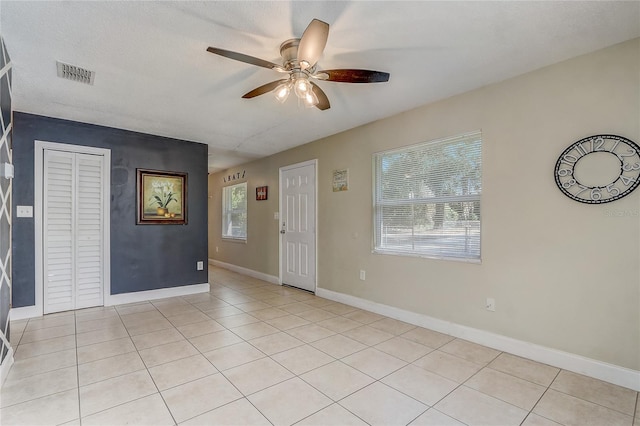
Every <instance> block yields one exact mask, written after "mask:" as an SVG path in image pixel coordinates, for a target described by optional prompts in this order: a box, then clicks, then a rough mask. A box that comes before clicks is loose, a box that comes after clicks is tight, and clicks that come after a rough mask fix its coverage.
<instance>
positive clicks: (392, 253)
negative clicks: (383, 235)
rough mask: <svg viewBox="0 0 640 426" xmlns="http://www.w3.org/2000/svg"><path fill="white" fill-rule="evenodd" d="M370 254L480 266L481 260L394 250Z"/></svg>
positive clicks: (376, 251)
mask: <svg viewBox="0 0 640 426" xmlns="http://www.w3.org/2000/svg"><path fill="white" fill-rule="evenodd" d="M371 252H372V253H373V254H382V255H388V256H402V257H420V258H423V259H431V260H450V261H453V262H462V263H471V264H474V265H480V264H482V259H469V258H466V257H446V256H436V255H430V254H423V253H411V252H406V251H395V250H385V249H374V250H372V251H371Z"/></svg>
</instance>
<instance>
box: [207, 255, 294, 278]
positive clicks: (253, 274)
mask: <svg viewBox="0 0 640 426" xmlns="http://www.w3.org/2000/svg"><path fill="white" fill-rule="evenodd" d="M209 263H210V264H211V265H214V266H218V267H220V268H224V269H228V270H230V271H233V272H237V273H239V274H243V275H247V276H250V277H253V278H257V279H259V280H262V281H266V282H269V283H271V284H282V283H281V282H280V278H278V277H276V276H275V275H269V274H265V273H263V272H258V271H254V270H253V269H249V268H243V267H242V266H237V265H232V264H231V263H225V262H221V261H219V260H215V259H209Z"/></svg>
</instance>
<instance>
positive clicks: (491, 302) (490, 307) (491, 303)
mask: <svg viewBox="0 0 640 426" xmlns="http://www.w3.org/2000/svg"><path fill="white" fill-rule="evenodd" d="M486 308H487V311H491V312H495V311H496V299H493V298H491V297H487V305H486Z"/></svg>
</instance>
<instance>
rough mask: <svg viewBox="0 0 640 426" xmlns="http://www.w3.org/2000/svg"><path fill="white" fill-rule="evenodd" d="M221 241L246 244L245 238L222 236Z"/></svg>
mask: <svg viewBox="0 0 640 426" xmlns="http://www.w3.org/2000/svg"><path fill="white" fill-rule="evenodd" d="M222 241H224V242H227V243H239V244H247V239H246V238H233V237H222Z"/></svg>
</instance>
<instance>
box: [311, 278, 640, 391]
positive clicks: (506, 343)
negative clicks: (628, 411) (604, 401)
mask: <svg viewBox="0 0 640 426" xmlns="http://www.w3.org/2000/svg"><path fill="white" fill-rule="evenodd" d="M316 295H318V296H320V297H324V298H325V299H329V300H333V301H336V302H340V303H344V304H345V305H349V306H354V307H356V308H360V309H364V310H367V311H370V312H375V313H377V314H380V315H384V316H387V317H390V318H395V319H397V320H400V321H404V322H407V323H409V324H413V325H417V326H420V327H424V328H428V329H431V330H434V331H438V332H440V333H444V334H448V335H450V336H454V337H458V338H461V339H465V340H469V341H471V342H474V343H478V344H481V345H484V346H488V347H490V348H494V349H497V350H499V351H504V352H508V353H511V354H514V355H518V356H521V357H524V358H528V359H531V360H534V361H538V362H541V363H544V364H548V365H551V366H554V367H557V368H562V369H564V370H569V371H573V372H574V373H579V374H584V375H586V376H590V377H593V378H596V379H600V380H604V381H605V382H609V383H613V384H615V385H618V386H623V387H625V388H629V389H633V390H635V391H640V371H636V370H632V369H629V368H625V367H620V366H617V365H614V364H609V363H606V362H602V361H598V360H595V359H591V358H587V357H583V356H581V355H576V354H572V353H569V352H564V351H560V350H557V349H552V348H548V347H546V346H541V345H537V344H534V343H529V342H525V341H523V340H517V339H513V338H511V337H507V336H502V335H500V334H496V333H492V332H489V331H485V330H480V329H477V328H472V327H467V326H464V325H460V324H456V323H453V322H449V321H444V320H441V319H438V318H433V317H430V316H427V315H422V314H418V313H415V312H411V311H406V310H404V309H400V308H395V307H393V306H389V305H384V304H381V303H377V302H372V301H370V300H366V299H361V298H359V297H355V296H351V295H348V294H344V293H338V292H335V291H331V290H326V289H323V288H318V289H317V290H316Z"/></svg>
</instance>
